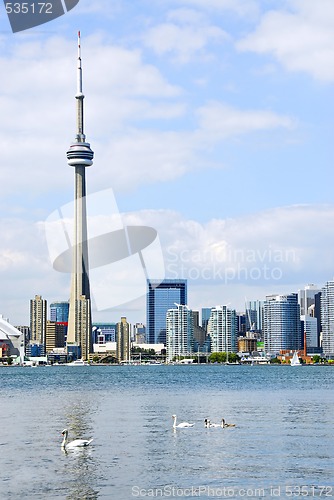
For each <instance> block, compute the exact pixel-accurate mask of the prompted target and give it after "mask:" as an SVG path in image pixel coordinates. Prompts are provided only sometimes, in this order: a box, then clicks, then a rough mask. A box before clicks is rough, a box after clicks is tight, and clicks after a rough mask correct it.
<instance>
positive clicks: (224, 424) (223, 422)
mask: <svg viewBox="0 0 334 500" xmlns="http://www.w3.org/2000/svg"><path fill="white" fill-rule="evenodd" d="M221 427H223V428H225V427H235V424H228V423H227V422H225V419H224V418H222V423H221Z"/></svg>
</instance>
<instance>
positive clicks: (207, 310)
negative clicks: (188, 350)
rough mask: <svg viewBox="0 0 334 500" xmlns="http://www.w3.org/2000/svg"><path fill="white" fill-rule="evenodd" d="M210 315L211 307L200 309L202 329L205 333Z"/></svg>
mask: <svg viewBox="0 0 334 500" xmlns="http://www.w3.org/2000/svg"><path fill="white" fill-rule="evenodd" d="M210 315H211V307H202V328H204V330H205V331H206V332H207V330H208V323H209V319H210Z"/></svg>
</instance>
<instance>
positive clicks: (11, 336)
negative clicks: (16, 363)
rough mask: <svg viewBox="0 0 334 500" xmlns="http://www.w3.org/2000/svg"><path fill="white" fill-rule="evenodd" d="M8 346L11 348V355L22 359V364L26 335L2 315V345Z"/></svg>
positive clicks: (0, 332) (0, 331) (0, 338)
mask: <svg viewBox="0 0 334 500" xmlns="http://www.w3.org/2000/svg"><path fill="white" fill-rule="evenodd" d="M1 344H2V345H3V344H6V345H7V346H8V348H9V353H8V354H9V355H10V356H12V355H16V356H19V357H20V363H23V361H24V334H23V333H22V332H20V330H18V329H17V328H15V326H13V325H11V324H10V323H8V321H6V320H5V319H4V318H3V316H2V315H0V345H1Z"/></svg>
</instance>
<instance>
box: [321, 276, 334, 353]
mask: <svg viewBox="0 0 334 500" xmlns="http://www.w3.org/2000/svg"><path fill="white" fill-rule="evenodd" d="M321 326H322V351H323V353H324V354H325V356H331V357H333V356H334V281H327V283H326V284H325V286H324V287H323V288H322V290H321Z"/></svg>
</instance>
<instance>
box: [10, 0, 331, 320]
mask: <svg viewBox="0 0 334 500" xmlns="http://www.w3.org/2000/svg"><path fill="white" fill-rule="evenodd" d="M1 8H2V9H3V12H4V13H5V11H4V6H1ZM333 16H334V6H333V4H332V2H328V1H327V0H323V2H322V3H321V9H320V8H319V6H317V5H315V4H314V2H313V1H311V0H303V1H299V0H288V1H285V0H284V1H283V0H275V1H274V2H272V3H271V4H270V5H268V4H267V3H265V5H264V4H263V2H260V1H259V0H251V1H247V2H245V1H242V0H239V1H236V2H232V3H231V2H225V1H222V2H215V1H204V0H203V1H202V0H168V1H167V2H164V3H163V4H159V5H152V3H149V2H147V1H146V0H140V1H139V2H138V3H136V4H135V5H132V4H129V2H125V0H119V1H117V2H113V1H111V2H104V1H102V0H97V1H96V2H94V9H93V8H92V7H91V5H90V4H89V3H88V2H86V1H85V0H82V1H81V2H80V3H79V4H78V5H77V7H76V8H75V9H73V10H72V11H71V12H69V13H68V14H66V16H62V17H60V18H58V19H56V20H54V21H52V23H48V24H45V25H44V26H43V30H42V31H41V30H39V29H38V28H35V29H31V30H27V31H26V32H22V33H20V34H16V35H14V34H13V33H11V31H10V26H9V23H8V19H7V18H6V16H5V15H3V16H0V30H1V35H0V43H1V46H2V51H1V60H0V67H1V69H2V75H3V78H2V79H1V82H0V103H1V111H2V113H1V120H0V138H1V139H0V141H1V148H2V151H3V155H2V167H1V171H0V172H1V174H0V175H1V183H2V185H3V186H4V187H5V188H4V189H3V191H2V198H1V219H0V221H1V231H2V235H3V238H2V241H1V243H0V265H1V267H0V270H1V274H0V276H1V282H2V287H1V292H0V312H1V313H2V314H3V315H4V316H5V317H8V318H9V319H10V321H11V323H12V324H22V323H26V322H27V318H28V315H29V299H30V298H31V297H33V296H34V295H35V294H40V295H42V296H43V297H48V298H50V300H51V299H52V300H55V301H56V300H62V299H64V298H65V297H68V296H69V288H68V282H69V276H68V275H66V274H64V275H62V274H60V273H57V272H55V271H54V270H53V269H52V266H51V263H50V259H49V255H48V249H47V246H46V243H45V237H44V231H43V229H44V222H45V220H46V219H47V217H48V215H49V214H50V213H51V212H52V211H54V210H55V209H56V208H57V207H59V206H61V205H62V204H64V203H67V202H69V201H70V200H72V198H73V195H72V185H73V179H72V172H71V171H68V172H64V151H66V148H67V146H68V144H67V140H68V138H69V137H71V135H72V132H73V113H72V110H71V108H70V106H68V103H69V102H71V99H72V89H73V88H74V85H75V75H74V74H73V59H74V57H75V46H74V44H73V41H74V39H75V36H76V33H77V29H78V27H80V28H81V31H82V32H83V34H84V40H85V65H86V67H87V68H89V71H87V75H86V74H85V89H86V93H87V94H89V105H87V124H88V136H89V138H90V140H91V141H92V143H93V144H94V151H95V153H96V158H98V162H96V163H98V164H96V170H95V171H94V175H92V176H91V177H90V182H89V188H90V190H91V192H96V193H98V192H99V191H100V190H102V189H105V188H106V187H107V188H112V189H113V190H114V194H115V198H116V200H117V204H118V208H119V210H120V212H121V213H122V216H123V221H124V223H130V222H131V223H132V224H137V225H146V226H150V227H153V228H155V229H156V230H157V232H158V234H159V237H160V241H161V244H162V248H163V252H164V257H165V267H166V278H170V279H176V278H179V279H182V278H185V279H188V282H189V285H190V286H189V303H191V306H192V309H194V310H197V309H199V308H200V305H203V306H208V305H212V304H226V303H232V304H233V305H234V307H235V308H236V309H237V310H241V309H242V308H243V304H244V302H245V300H254V299H256V298H259V297H265V296H266V295H269V294H275V293H291V292H293V291H295V290H298V289H299V288H302V287H303V286H304V285H305V284H307V283H309V282H312V283H315V284H317V285H318V286H319V287H321V286H322V285H323V284H324V283H325V282H326V281H328V280H330V279H332V277H333V273H334V271H333V267H334V266H333V258H332V251H331V248H332V247H333V243H334V234H333V230H332V229H331V228H332V226H333V224H332V220H333V216H334V205H333V196H332V190H331V185H332V183H331V179H332V177H331V176H332V164H331V163H332V162H331V156H332V155H331V154H330V151H331V149H330V148H331V130H332V129H333V110H332V87H333V82H334V70H333V68H334V66H333V64H332V61H333V51H332V43H331V40H332V27H331V23H330V22H329V21H328V20H330V19H333ZM286 30H288V32H287V31H286ZM291 33H293V36H292V35H291ZM296 40H298V43H296ZM180 41H181V43H180ZM45 110H48V112H47V114H46V111H45ZM46 121H47V126H46ZM68 170H69V169H68ZM121 310H122V312H121ZM110 314H112V315H114V317H117V318H118V317H120V316H121V315H125V316H126V317H127V318H128V319H129V321H130V322H132V323H134V322H135V321H139V322H140V321H144V318H145V297H142V298H140V299H138V300H136V301H133V302H132V303H130V304H128V305H127V306H126V307H123V306H122V309H120V308H119V309H115V310H114V312H110V311H106V312H103V311H98V314H97V312H96V311H94V310H93V320H94V321H103V320H104V319H105V317H106V316H107V317H110ZM133 319H135V321H134V320H133Z"/></svg>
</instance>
